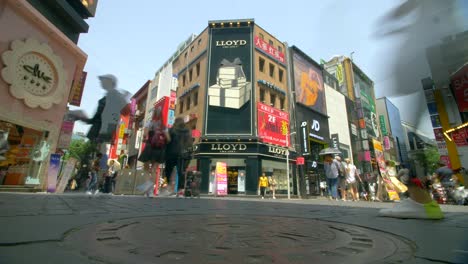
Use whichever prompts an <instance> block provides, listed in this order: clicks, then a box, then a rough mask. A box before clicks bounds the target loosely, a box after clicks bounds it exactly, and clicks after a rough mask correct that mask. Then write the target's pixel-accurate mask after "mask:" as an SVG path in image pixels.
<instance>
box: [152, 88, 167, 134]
mask: <svg viewBox="0 0 468 264" xmlns="http://www.w3.org/2000/svg"><path fill="white" fill-rule="evenodd" d="M169 104H170V99H169V97H167V96H164V97H163V98H161V99H159V100H158V101H157V102H156V103H155V104H154V109H153V111H155V112H156V113H153V121H155V122H157V121H161V122H162V123H161V124H162V125H164V126H166V127H167V126H168V119H169V116H168V112H169Z"/></svg>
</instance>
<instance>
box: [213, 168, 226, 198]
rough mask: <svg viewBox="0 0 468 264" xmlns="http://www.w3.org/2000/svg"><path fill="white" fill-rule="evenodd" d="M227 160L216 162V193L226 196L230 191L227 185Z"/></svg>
mask: <svg viewBox="0 0 468 264" xmlns="http://www.w3.org/2000/svg"><path fill="white" fill-rule="evenodd" d="M226 166H227V165H226V162H216V195H217V196H226V195H227V191H228V185H227V181H228V179H227V168H226Z"/></svg>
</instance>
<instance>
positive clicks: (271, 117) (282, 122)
mask: <svg viewBox="0 0 468 264" xmlns="http://www.w3.org/2000/svg"><path fill="white" fill-rule="evenodd" d="M257 111H258V115H257V116H258V136H259V137H260V138H261V140H262V141H263V142H265V143H270V144H275V145H280V146H286V141H288V145H289V144H290V140H286V137H287V136H288V131H289V114H288V113H286V112H283V111H280V110H278V109H276V108H274V107H271V106H268V105H266V104H262V103H257Z"/></svg>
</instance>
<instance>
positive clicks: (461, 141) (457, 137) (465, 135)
mask: <svg viewBox="0 0 468 264" xmlns="http://www.w3.org/2000/svg"><path fill="white" fill-rule="evenodd" d="M451 136H452V139H453V142H455V144H456V145H457V146H458V147H463V146H468V130H467V128H466V127H464V128H461V129H457V130H455V131H453V132H452V133H451Z"/></svg>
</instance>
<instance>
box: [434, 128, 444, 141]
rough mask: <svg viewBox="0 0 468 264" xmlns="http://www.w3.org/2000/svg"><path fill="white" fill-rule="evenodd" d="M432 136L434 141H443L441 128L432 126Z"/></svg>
mask: <svg viewBox="0 0 468 264" xmlns="http://www.w3.org/2000/svg"><path fill="white" fill-rule="evenodd" d="M434 136H435V140H436V141H444V132H443V131H442V128H434Z"/></svg>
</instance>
